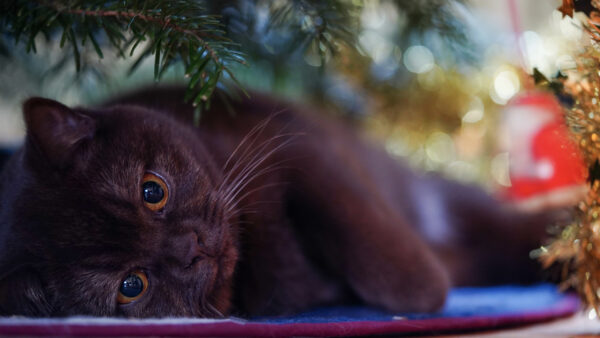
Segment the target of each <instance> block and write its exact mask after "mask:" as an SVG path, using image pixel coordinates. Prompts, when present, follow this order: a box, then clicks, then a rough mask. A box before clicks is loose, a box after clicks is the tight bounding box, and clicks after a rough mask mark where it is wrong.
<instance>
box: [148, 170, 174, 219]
mask: <svg viewBox="0 0 600 338" xmlns="http://www.w3.org/2000/svg"><path fill="white" fill-rule="evenodd" d="M142 199H143V200H144V205H145V206H146V207H147V208H148V209H150V210H152V211H159V210H161V209H162V208H164V206H165V204H167V200H168V199H169V189H168V187H167V184H166V183H165V181H164V180H163V179H162V178H160V177H158V176H157V175H155V174H153V173H146V174H144V177H143V178H142Z"/></svg>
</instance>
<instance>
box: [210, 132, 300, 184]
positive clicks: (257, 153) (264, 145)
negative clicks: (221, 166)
mask: <svg viewBox="0 0 600 338" xmlns="http://www.w3.org/2000/svg"><path fill="white" fill-rule="evenodd" d="M299 135H300V134H299V133H288V134H278V135H275V136H273V137H271V138H269V139H267V140H265V141H263V142H262V143H261V144H259V145H258V147H257V149H256V150H252V151H250V152H249V153H248V152H245V153H244V156H243V157H242V158H240V159H239V160H238V161H237V162H236V164H235V166H234V167H233V168H231V171H230V172H229V173H228V174H227V176H226V177H225V178H224V179H223V182H222V183H221V185H220V187H219V188H220V189H222V188H223V186H224V185H225V184H227V181H228V180H229V178H230V176H231V174H232V173H233V172H235V169H237V167H238V165H239V164H242V163H243V162H244V161H245V160H246V158H247V157H249V156H252V155H254V156H253V157H252V159H250V160H249V161H248V163H247V164H246V166H245V167H244V169H242V170H241V171H240V172H239V173H238V174H237V176H236V177H235V178H234V179H233V180H232V183H233V182H235V181H236V180H237V179H238V178H239V177H240V176H243V175H244V174H245V173H246V172H248V171H249V170H252V166H254V164H255V162H257V157H259V156H261V155H262V152H263V151H264V150H265V149H267V147H268V146H269V145H270V144H271V143H272V142H274V141H276V140H278V139H280V138H282V137H290V138H291V137H293V136H299ZM259 158H260V157H259Z"/></svg>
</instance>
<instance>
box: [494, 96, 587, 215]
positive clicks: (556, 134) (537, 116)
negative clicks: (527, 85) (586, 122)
mask: <svg viewBox="0 0 600 338" xmlns="http://www.w3.org/2000/svg"><path fill="white" fill-rule="evenodd" d="M505 118H506V124H507V125H506V127H507V133H508V139H507V146H508V152H509V161H510V167H509V168H510V180H511V187H509V188H508V189H507V191H506V195H507V197H508V198H509V199H512V200H517V201H523V200H531V201H534V202H535V203H534V204H536V206H535V208H537V207H544V206H557V205H563V204H569V203H573V201H576V200H577V198H580V196H581V192H582V191H584V189H585V180H586V177H587V169H586V167H585V164H584V162H583V158H582V156H581V153H580V151H579V148H578V147H577V144H575V142H574V141H573V139H571V137H570V133H569V130H568V127H567V126H566V123H565V121H564V117H563V112H562V109H561V107H560V104H559V103H558V101H557V100H556V98H555V97H554V96H553V95H551V94H549V93H546V92H527V93H524V94H521V95H519V96H518V97H516V98H514V99H513V100H512V101H511V102H510V103H509V105H508V106H507V107H506V109H505ZM582 189H583V190H582Z"/></svg>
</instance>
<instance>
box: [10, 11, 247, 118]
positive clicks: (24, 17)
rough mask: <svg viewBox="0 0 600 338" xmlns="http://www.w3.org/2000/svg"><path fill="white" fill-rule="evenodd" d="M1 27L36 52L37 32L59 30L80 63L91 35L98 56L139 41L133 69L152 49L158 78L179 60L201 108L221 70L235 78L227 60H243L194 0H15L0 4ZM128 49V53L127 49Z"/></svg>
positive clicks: (215, 18)
mask: <svg viewBox="0 0 600 338" xmlns="http://www.w3.org/2000/svg"><path fill="white" fill-rule="evenodd" d="M0 9H2V11H1V13H2V14H0V27H1V29H2V32H3V33H8V34H9V35H12V36H14V39H15V42H16V43H19V42H20V41H21V38H22V37H26V40H27V41H26V42H25V45H26V50H27V51H28V52H29V51H33V52H36V41H35V38H36V37H37V35H38V34H40V33H41V34H43V35H44V36H46V38H47V39H49V40H52V39H53V38H54V37H56V34H55V33H56V31H59V30H62V36H61V38H60V46H61V48H62V47H63V46H64V45H65V44H70V45H71V46H72V49H73V56H74V60H75V67H76V69H77V71H79V70H80V69H81V67H82V65H81V59H82V57H81V47H83V46H84V45H85V43H86V41H88V40H89V41H90V42H91V44H92V45H93V48H94V50H95V51H96V54H97V55H98V57H99V58H103V57H104V53H103V52H102V50H103V49H104V48H106V47H107V45H109V46H112V47H113V48H115V49H116V50H117V51H118V54H119V55H120V56H121V57H123V58H126V57H133V56H134V52H135V50H136V49H137V47H138V46H140V45H145V46H146V49H145V50H144V51H143V52H142V53H141V55H139V56H138V57H137V59H136V60H135V62H134V63H133V65H132V68H131V71H133V70H135V69H136V68H137V67H138V66H139V65H140V64H141V61H143V59H145V58H147V57H149V56H150V55H154V60H155V62H154V77H155V79H156V80H157V81H158V80H160V78H161V77H162V76H163V74H164V73H165V71H166V70H167V69H168V68H169V67H170V66H171V65H173V64H174V63H176V62H182V63H183V64H184V66H185V68H186V76H187V77H189V81H188V95H187V100H192V102H193V104H194V105H195V106H196V107H198V109H200V107H201V106H200V104H201V103H204V104H205V105H207V104H208V100H209V98H210V95H211V94H212V92H213V91H214V89H215V88H216V86H217V83H219V81H220V80H221V79H222V76H223V74H227V75H229V77H230V78H231V79H232V80H233V81H234V82H236V83H237V80H236V78H235V77H234V76H233V73H232V71H231V70H230V69H229V65H230V64H231V63H241V64H245V60H244V57H243V55H242V54H241V53H240V52H238V51H237V45H235V44H234V43H233V42H231V40H229V39H228V38H227V37H226V36H225V35H224V32H223V30H222V29H221V22H220V17H219V16H215V15H208V14H206V10H205V9H204V8H203V7H201V6H200V5H199V4H198V2H197V1H193V0H179V1H165V0H149V1H136V0H125V1H119V2H109V3H107V2H105V1H100V0H93V1H82V0H77V1H53V2H36V1H24V0H15V1H9V2H7V3H4V4H3V5H0ZM127 49H130V51H129V53H128V56H127V54H126V53H125V50H127Z"/></svg>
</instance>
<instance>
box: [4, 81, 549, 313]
mask: <svg viewBox="0 0 600 338" xmlns="http://www.w3.org/2000/svg"><path fill="white" fill-rule="evenodd" d="M183 93H184V91H183V89H178V88H170V89H169V88H168V89H164V88H163V89H150V90H146V91H141V92H138V93H134V94H131V95H128V96H125V97H122V98H119V99H116V100H115V101H113V102H110V103H107V104H106V105H105V106H104V107H101V108H95V109H90V110H86V109H75V110H70V109H69V108H67V107H64V106H62V105H60V104H58V103H55V102H52V101H48V100H42V99H34V100H30V101H28V102H27V103H26V104H25V106H24V113H25V118H26V122H27V126H28V137H27V141H26V144H25V146H24V148H23V149H22V150H21V151H19V152H18V153H17V154H16V155H15V156H14V157H13V159H12V160H11V161H10V162H9V164H8V165H7V168H6V170H5V172H4V174H3V178H2V198H1V199H0V201H1V203H2V205H1V211H0V222H2V223H0V268H1V270H0V271H2V272H3V273H2V274H0V280H1V281H0V312H1V313H3V314H26V315H38V316H50V315H71V314H92V315H127V316H140V317H145V316H170V315H184V316H215V315H218V314H220V313H232V312H233V313H236V314H238V315H265V314H281V313H289V312H294V311H299V310H303V309H307V308H309V307H313V306H318V305H327V304H344V303H356V302H363V303H367V304H370V305H373V306H378V307H381V308H384V309H388V310H392V311H402V312H406V311H410V312H415V311H433V310H436V309H438V308H439V307H440V306H441V305H442V304H443V302H444V299H445V295H446V292H447V289H448V288H449V286H450V285H458V284H472V283H479V284H481V283H490V282H504V281H523V280H528V279H531V278H532V275H533V274H534V271H535V269H534V263H532V262H529V261H528V257H527V252H528V250H530V249H532V248H533V247H535V245H536V244H537V241H538V240H541V238H542V237H543V220H542V219H540V218H539V217H529V216H525V215H520V214H518V213H515V212H513V211H510V210H507V209H504V208H502V207H501V206H500V205H499V204H498V203H497V202H496V201H494V200H493V199H491V198H490V197H488V196H486V195H485V194H483V193H482V192H480V191H479V190H477V189H475V188H471V187H465V186H461V185H458V184H455V183H451V182H448V181H445V180H442V179H439V178H435V177H424V176H423V177H422V176H418V175H416V174H414V173H412V172H411V171H409V170H408V169H406V168H404V167H403V166H402V165H400V164H399V163H397V162H396V161H394V160H393V159H391V158H390V157H388V156H387V155H386V154H385V152H384V151H383V150H381V149H379V148H378V147H376V146H374V145H371V144H369V142H366V141H365V140H363V139H362V138H361V137H359V136H357V133H356V132H354V131H352V129H351V128H349V127H347V126H344V125H342V124H341V123H339V122H335V121H333V120H330V119H328V118H325V117H323V116H321V115H319V114H315V113H313V112H309V111H307V108H304V107H298V106H294V105H290V104H283V103H281V101H276V100H272V99H270V98H267V97H263V96H261V95H256V94H255V95H253V98H252V99H251V100H243V101H242V102H237V101H230V104H233V105H234V107H233V111H235V112H236V114H235V115H232V114H230V111H231V109H229V108H228V106H227V105H228V104H227V103H224V102H223V101H221V100H218V99H217V100H214V102H213V104H212V106H213V107H212V108H211V111H209V112H207V113H205V114H204V115H203V119H202V122H201V124H200V126H199V127H197V128H195V127H193V126H192V123H191V120H192V108H191V107H190V106H188V105H185V104H183V103H181V102H182V100H183ZM148 173H150V174H152V175H156V176H157V177H159V178H160V179H158V180H160V181H162V180H164V182H163V183H165V186H164V188H165V190H168V198H167V197H163V201H166V204H165V205H164V207H161V209H160V210H151V209H149V208H148V204H147V203H146V202H147V201H146V200H142V193H141V190H140V189H141V187H142V184H144V183H145V182H146V179H145V177H146V174H148ZM144 196H145V195H144ZM161 196H162V195H161ZM144 198H146V197H144ZM150 207H152V205H150ZM33 234H36V235H33ZM131 271H143V272H144V275H145V276H146V275H147V278H148V281H147V283H146V284H148V285H147V290H144V294H143V295H141V296H140V298H139V299H135V301H132V302H130V303H127V304H122V303H121V304H119V303H118V302H117V299H118V296H119V295H118V293H119V292H120V289H119V286H120V285H122V284H121V283H122V282H123V279H124V278H125V277H127V276H129V275H128V274H130V273H131ZM15 289H18V290H16V291H19V292H15Z"/></svg>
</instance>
